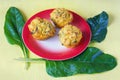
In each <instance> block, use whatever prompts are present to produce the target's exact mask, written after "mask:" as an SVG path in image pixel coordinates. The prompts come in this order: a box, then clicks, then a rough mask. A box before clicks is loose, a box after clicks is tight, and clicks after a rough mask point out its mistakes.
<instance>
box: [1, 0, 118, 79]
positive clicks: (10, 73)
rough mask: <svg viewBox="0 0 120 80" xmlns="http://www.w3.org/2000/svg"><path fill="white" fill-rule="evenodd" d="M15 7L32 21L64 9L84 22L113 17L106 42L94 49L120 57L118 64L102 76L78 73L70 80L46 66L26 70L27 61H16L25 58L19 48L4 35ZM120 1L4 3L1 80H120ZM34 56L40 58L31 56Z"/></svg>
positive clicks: (24, 0) (27, 0)
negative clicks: (44, 13)
mask: <svg viewBox="0 0 120 80" xmlns="http://www.w3.org/2000/svg"><path fill="white" fill-rule="evenodd" d="M11 6H15V7H17V8H18V9H20V11H22V13H23V14H24V16H25V17H26V18H27V19H29V18H30V17H31V16H32V15H33V14H35V13H37V12H39V11H42V10H45V9H49V8H56V7H57V8H58V7H64V8H67V9H70V10H72V11H74V12H76V13H78V14H79V15H81V16H82V17H83V18H84V19H87V18H89V17H93V16H95V15H97V14H99V13H101V12H102V11H106V12H107V13H108V14H109V18H110V21H109V26H108V33H107V36H106V39H105V40H104V41H103V42H102V43H95V44H94V45H93V46H96V47H98V48H100V49H101V50H102V51H104V52H105V53H109V54H111V55H113V56H115V57H116V59H117V62H118V65H117V67H115V68H114V69H113V70H111V71H107V72H103V73H99V74H78V75H74V76H70V77H62V78H54V77H51V76H49V75H48V74H47V73H46V70H45V63H44V62H40V63H33V64H31V67H30V69H29V70H25V64H24V63H23V62H19V61H16V60H15V59H17V58H19V57H22V56H23V55H22V51H21V49H20V48H19V47H18V46H14V45H10V44H9V43H8V42H7V40H6V37H5V35H4V30H3V26H4V21H5V14H6V11H7V10H8V8H9V7H11ZM119 7H120V1H119V0H0V80H119V79H120V9H119ZM31 56H32V57H37V56H36V55H34V54H31Z"/></svg>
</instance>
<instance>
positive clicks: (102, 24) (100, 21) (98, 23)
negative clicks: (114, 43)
mask: <svg viewBox="0 0 120 80" xmlns="http://www.w3.org/2000/svg"><path fill="white" fill-rule="evenodd" d="M108 18H109V16H108V14H107V13H106V12H105V11H103V12H102V13H100V14H98V15H96V16H95V17H93V18H88V20H87V22H88V24H89V25H90V28H91V31H92V38H91V41H93V42H102V41H103V40H104V39H105V37H106V34H107V26H108Z"/></svg>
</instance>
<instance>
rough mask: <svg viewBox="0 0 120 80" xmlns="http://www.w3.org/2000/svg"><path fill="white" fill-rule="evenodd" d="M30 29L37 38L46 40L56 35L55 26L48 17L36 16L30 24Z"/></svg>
mask: <svg viewBox="0 0 120 80" xmlns="http://www.w3.org/2000/svg"><path fill="white" fill-rule="evenodd" d="M28 28H29V31H30V32H31V34H32V36H33V37H34V38H35V39H39V40H44V39H47V38H49V37H52V36H54V34H55V27H54V26H53V25H52V24H51V23H50V22H49V21H48V20H46V19H42V18H38V17H37V18H35V19H33V20H32V21H31V23H30V24H29V25H28Z"/></svg>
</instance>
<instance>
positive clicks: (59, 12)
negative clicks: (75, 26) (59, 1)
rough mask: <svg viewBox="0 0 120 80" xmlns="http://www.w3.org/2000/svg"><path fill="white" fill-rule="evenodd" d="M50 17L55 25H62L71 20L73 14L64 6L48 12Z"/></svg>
mask: <svg viewBox="0 0 120 80" xmlns="http://www.w3.org/2000/svg"><path fill="white" fill-rule="evenodd" d="M50 18H51V20H52V21H53V22H54V24H55V25H56V26H57V27H60V28H61V27H64V26H65V25H66V24H68V23H70V22H72V20H73V15H72V13H70V12H69V11H68V10H67V9H65V8H56V9H54V10H53V11H52V12H51V13H50Z"/></svg>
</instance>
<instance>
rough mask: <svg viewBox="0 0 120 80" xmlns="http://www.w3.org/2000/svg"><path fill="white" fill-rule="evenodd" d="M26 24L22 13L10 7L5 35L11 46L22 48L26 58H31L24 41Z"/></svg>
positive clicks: (5, 24) (5, 25)
mask: <svg viewBox="0 0 120 80" xmlns="http://www.w3.org/2000/svg"><path fill="white" fill-rule="evenodd" d="M24 24H25V20H24V18H23V16H22V14H21V13H20V11H19V10H18V9H17V8H15V7H10V8H9V9H8V11H7V13H6V16H5V23H4V34H5V36H6V38H7V40H8V42H9V43H10V44H12V45H18V46H20V47H21V49H22V51H23V54H24V56H25V58H29V51H28V49H27V48H26V47H25V45H24V43H23V40H22V28H23V26H24ZM29 65H30V63H27V67H26V68H28V67H29Z"/></svg>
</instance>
